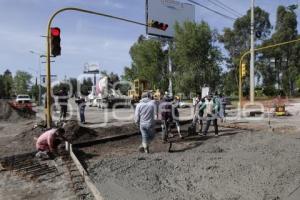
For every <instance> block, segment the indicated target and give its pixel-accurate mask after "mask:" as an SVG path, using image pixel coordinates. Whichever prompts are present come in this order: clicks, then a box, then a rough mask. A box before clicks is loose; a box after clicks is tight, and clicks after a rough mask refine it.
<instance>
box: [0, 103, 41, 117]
mask: <svg viewBox="0 0 300 200" xmlns="http://www.w3.org/2000/svg"><path fill="white" fill-rule="evenodd" d="M34 117H35V113H34V112H33V111H32V110H28V109H23V110H17V109H14V108H12V107H11V106H10V105H9V101H8V100H0V120H4V121H10V122H18V121H20V120H24V119H33V118H34Z"/></svg>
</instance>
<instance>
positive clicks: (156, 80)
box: [123, 36, 168, 90]
mask: <svg viewBox="0 0 300 200" xmlns="http://www.w3.org/2000/svg"><path fill="white" fill-rule="evenodd" d="M130 56H131V58H132V65H131V67H125V71H124V76H123V78H124V79H126V80H128V81H132V80H134V79H136V78H139V79H146V80H148V81H149V82H150V84H151V85H152V87H153V88H154V87H155V88H159V89H162V90H166V89H167V86H168V79H167V77H168V72H167V55H166V53H165V52H164V51H163V50H162V43H161V42H159V41H157V40H151V39H149V40H148V39H145V38H144V37H143V36H140V37H139V39H138V41H137V42H136V43H135V44H134V45H133V46H132V47H131V48H130Z"/></svg>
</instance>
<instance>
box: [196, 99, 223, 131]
mask: <svg viewBox="0 0 300 200" xmlns="http://www.w3.org/2000/svg"><path fill="white" fill-rule="evenodd" d="M200 110H201V111H203V117H204V118H205V119H206V126H205V129H204V132H203V135H207V132H208V129H209V126H210V124H211V121H213V124H214V128H215V135H216V136H218V134H219V131H218V112H219V103H218V102H217V98H213V97H212V95H211V94H210V95H208V96H207V98H206V101H205V102H204V103H203V104H202V105H201V107H200Z"/></svg>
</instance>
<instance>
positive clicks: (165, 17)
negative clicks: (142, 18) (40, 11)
mask: <svg viewBox="0 0 300 200" xmlns="http://www.w3.org/2000/svg"><path fill="white" fill-rule="evenodd" d="M151 20H153V21H158V22H161V23H164V24H168V28H167V30H165V31H163V30H160V29H157V28H152V27H146V33H147V34H149V35H156V36H162V37H169V38H172V37H174V25H175V23H176V22H178V23H179V24H183V23H184V22H185V21H192V22H194V21H195V6H194V5H192V4H188V3H181V2H179V1H175V0H146V23H147V24H148V23H149V22H150V21H151Z"/></svg>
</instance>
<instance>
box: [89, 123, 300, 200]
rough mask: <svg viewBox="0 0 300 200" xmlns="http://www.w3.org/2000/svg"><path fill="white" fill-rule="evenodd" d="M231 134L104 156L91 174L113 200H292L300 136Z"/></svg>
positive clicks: (298, 175)
mask: <svg viewBox="0 0 300 200" xmlns="http://www.w3.org/2000/svg"><path fill="white" fill-rule="evenodd" d="M230 131H231V132H232V134H231V133H230ZM230 131H229V132H226V134H224V133H221V136H219V137H217V138H210V139H207V140H204V141H202V143H199V145H196V146H195V147H194V148H191V149H187V150H184V151H181V152H180V151H177V152H176V153H167V152H166V151H165V152H156V153H152V154H149V155H147V154H138V153H135V154H127V155H126V154H121V155H120V156H116V155H114V156H112V157H107V156H104V157H103V158H102V159H100V160H98V161H97V160H95V161H94V162H93V163H92V164H91V165H90V168H89V171H90V173H91V177H93V179H94V181H95V182H96V184H97V187H98V189H99V190H100V192H101V193H102V195H103V196H104V199H110V200H114V199H124V200H126V199H128V200H134V199H145V200H158V199H159V200H164V199H166V200H170V199H174V200H175V199H176V200H185V199H199V200H200V199H201V200H233V199H238V200H279V199H284V200H285V199H289V197H290V196H292V195H293V193H294V192H295V190H296V189H297V188H299V185H300V165H299V162H300V154H299V152H300V140H299V139H296V138H297V137H299V135H298V136H297V134H293V135H286V134H280V133H271V132H255V133H254V132H249V131H246V130H244V131H241V130H240V131H238V132H236V130H232V129H231V130H230ZM200 138H201V137H200ZM296 199H297V198H296Z"/></svg>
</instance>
